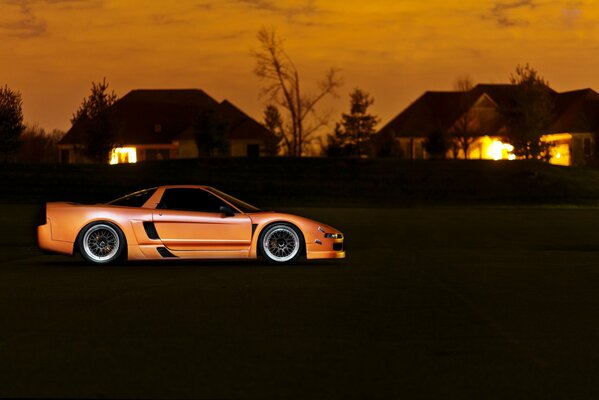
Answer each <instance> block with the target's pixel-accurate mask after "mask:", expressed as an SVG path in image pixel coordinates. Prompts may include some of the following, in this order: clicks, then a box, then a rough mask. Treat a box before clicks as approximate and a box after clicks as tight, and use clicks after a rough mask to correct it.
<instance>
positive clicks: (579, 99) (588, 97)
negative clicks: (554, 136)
mask: <svg viewBox="0 0 599 400" xmlns="http://www.w3.org/2000/svg"><path fill="white" fill-rule="evenodd" d="M554 113H555V118H554V120H553V121H552V123H551V127H550V132H552V133H557V132H594V131H597V130H598V129H599V93H597V92H595V91H594V90H593V89H581V90H572V91H569V92H563V93H559V94H558V95H557V96H556V99H555V110H554Z"/></svg>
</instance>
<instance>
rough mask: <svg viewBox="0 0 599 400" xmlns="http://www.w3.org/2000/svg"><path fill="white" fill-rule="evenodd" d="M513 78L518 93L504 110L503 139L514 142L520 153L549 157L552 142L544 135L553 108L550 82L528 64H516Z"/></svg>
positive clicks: (527, 156)
mask: <svg viewBox="0 0 599 400" xmlns="http://www.w3.org/2000/svg"><path fill="white" fill-rule="evenodd" d="M510 82H511V83H512V84H513V85H515V93H514V98H513V102H512V104H511V106H509V107H505V108H504V109H503V110H502V112H503V114H504V115H505V116H506V117H507V119H508V131H507V134H506V137H505V139H504V140H505V141H506V142H508V143H510V144H511V145H512V146H514V150H513V153H514V154H515V155H516V156H517V157H522V158H526V159H531V158H533V159H544V160H548V159H549V158H550V157H551V154H550V150H551V144H550V143H547V142H544V141H543V140H541V137H542V135H543V132H544V131H545V130H547V128H548V127H549V123H550V122H551V117H552V115H553V109H554V100H553V94H552V90H551V89H550V88H549V83H548V82H547V81H546V80H545V79H544V78H543V77H542V76H541V75H540V74H539V73H538V71H537V70H535V69H534V68H532V67H531V66H530V65H528V64H526V65H518V66H516V70H515V72H514V73H513V74H512V75H511V76H510Z"/></svg>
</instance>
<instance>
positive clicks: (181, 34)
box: [0, 0, 599, 130]
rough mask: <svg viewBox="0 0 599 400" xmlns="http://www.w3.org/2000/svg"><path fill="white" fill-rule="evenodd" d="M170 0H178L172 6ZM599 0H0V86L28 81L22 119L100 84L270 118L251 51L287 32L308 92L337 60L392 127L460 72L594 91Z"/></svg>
mask: <svg viewBox="0 0 599 400" xmlns="http://www.w3.org/2000/svg"><path fill="white" fill-rule="evenodd" d="M171 3H172V4H171ZM598 20H599V3H598V2H596V1H590V0H580V1H555V0H508V1H483V0H428V1H427V0H366V1H365V0H342V1H336V0H328V1H325V0H312V1H310V0H307V1H300V0H177V1H170V2H169V1H166V0H163V1H131V0H130V1H114V0H0V57H1V60H0V84H4V83H6V84H8V85H9V86H10V87H11V88H14V89H17V90H20V91H21V92H22V94H23V97H24V109H25V119H26V121H27V122H28V123H38V124H39V125H41V126H42V127H44V128H46V129H53V128H60V129H65V130H66V129H68V128H69V118H70V117H71V114H72V113H73V111H74V110H75V109H76V108H77V106H78V105H79V103H80V102H81V99H82V98H83V97H84V96H85V95H86V94H87V93H88V91H89V88H90V84H91V81H92V80H95V81H98V80H100V79H102V77H104V76H106V77H107V79H108V80H109V82H110V83H111V85H112V86H113V87H114V89H115V90H116V92H117V94H118V95H119V96H122V95H124V94H126V93H127V92H128V91H129V90H131V89H135V88H202V89H204V90H205V91H206V92H207V93H209V94H210V95H211V96H212V97H214V98H215V99H217V100H219V101H220V100H223V99H225V98H226V99H229V100H231V101H232V102H233V103H235V104H236V105H238V106H239V107H240V108H242V109H243V110H244V111H246V112H248V113H249V114H250V115H252V116H253V117H255V118H257V119H259V118H261V113H262V109H263V103H264V101H263V100H261V99H259V98H258V92H259V88H260V82H259V81H258V79H257V78H256V77H255V76H254V75H253V66H254V60H253V59H252V57H251V55H250V50H251V48H252V47H255V46H256V38H255V36H256V32H257V31H258V30H259V28H260V27H261V26H267V27H274V28H276V29H277V30H278V31H279V32H280V33H281V34H282V35H283V36H285V37H286V39H287V40H286V49H287V52H288V53H289V54H290V55H291V57H292V58H293V59H294V60H295V62H296V64H297V66H298V67H299V69H300V71H301V72H302V73H303V76H304V82H305V83H306V84H307V86H306V88H307V89H309V88H312V87H313V86H312V84H313V82H314V81H315V80H316V79H318V78H319V77H320V76H321V75H322V73H323V72H324V71H325V70H326V69H328V68H329V67H337V68H340V69H341V70H342V74H343V77H344V81H345V85H344V86H343V88H342V89H341V91H340V97H339V98H337V99H333V100H331V101H330V102H329V103H328V104H326V105H325V106H326V108H332V109H334V111H335V113H336V114H334V115H338V114H339V113H340V112H342V111H345V110H346V109H347V108H348V106H347V102H348V100H347V98H348V96H347V94H348V92H349V91H350V90H351V89H352V88H353V87H356V86H357V87H360V88H363V89H365V90H367V91H369V92H370V93H371V94H372V95H373V96H374V98H375V104H374V106H373V111H374V112H375V113H376V114H378V115H379V116H380V117H381V118H382V122H383V124H384V123H386V122H387V121H388V120H389V119H390V118H392V117H393V116H394V115H395V114H397V113H398V112H399V111H401V110H402V109H403V108H404V107H405V106H406V105H407V104H409V103H410V102H411V101H413V100H414V99H415V98H416V97H417V96H419V95H420V94H421V93H422V92H423V91H425V90H449V89H451V88H452V85H453V82H454V81H455V78H456V77H457V76H459V75H463V74H469V75H470V76H471V77H472V78H473V79H474V81H476V82H496V83H498V82H505V81H507V78H508V76H509V74H510V72H511V71H512V70H513V69H514V67H515V65H516V64H517V63H525V62H529V63H531V64H532V65H533V66H534V67H536V68H537V69H539V70H540V71H541V73H542V74H543V75H544V76H545V77H546V78H547V79H548V80H549V82H550V84H551V85H552V87H554V88H555V89H556V90H560V91H562V90H570V89H576V88H582V87H594V88H596V89H599V68H598V66H599V23H598V22H599V21H598Z"/></svg>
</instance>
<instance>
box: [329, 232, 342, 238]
mask: <svg viewBox="0 0 599 400" xmlns="http://www.w3.org/2000/svg"><path fill="white" fill-rule="evenodd" d="M324 237H325V238H327V239H341V238H343V235H342V234H340V233H325V234H324Z"/></svg>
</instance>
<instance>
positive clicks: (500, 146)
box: [487, 140, 516, 160]
mask: <svg viewBox="0 0 599 400" xmlns="http://www.w3.org/2000/svg"><path fill="white" fill-rule="evenodd" d="M512 151H514V146H512V145H511V144H509V143H503V142H501V141H499V140H493V141H492V142H491V144H490V145H489V147H487V157H488V158H491V159H493V160H505V159H508V160H514V159H515V158H516V156H515V155H514V154H511V152H512Z"/></svg>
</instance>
